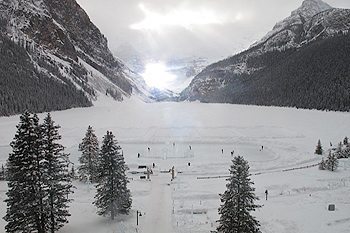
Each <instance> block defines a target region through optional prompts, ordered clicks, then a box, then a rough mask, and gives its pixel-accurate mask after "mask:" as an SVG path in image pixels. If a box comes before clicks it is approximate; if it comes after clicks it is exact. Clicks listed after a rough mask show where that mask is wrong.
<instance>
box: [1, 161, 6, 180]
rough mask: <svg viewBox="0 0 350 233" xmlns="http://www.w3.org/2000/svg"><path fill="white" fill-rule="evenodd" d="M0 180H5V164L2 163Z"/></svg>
mask: <svg viewBox="0 0 350 233" xmlns="http://www.w3.org/2000/svg"><path fill="white" fill-rule="evenodd" d="M0 180H5V167H4V164H1V171H0Z"/></svg>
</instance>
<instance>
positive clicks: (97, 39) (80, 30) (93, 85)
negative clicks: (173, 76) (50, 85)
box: [0, 0, 150, 111]
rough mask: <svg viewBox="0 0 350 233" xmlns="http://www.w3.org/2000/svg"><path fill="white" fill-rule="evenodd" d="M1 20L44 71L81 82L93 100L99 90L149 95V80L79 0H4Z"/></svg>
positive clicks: (121, 94)
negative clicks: (123, 57) (119, 53)
mask: <svg viewBox="0 0 350 233" xmlns="http://www.w3.org/2000/svg"><path fill="white" fill-rule="evenodd" d="M0 20H1V25H2V30H1V33H2V36H3V37H5V38H8V39H9V40H10V41H12V42H13V43H14V44H15V45H16V46H19V47H22V48H23V49H24V50H25V51H26V53H27V54H28V55H29V57H30V60H31V64H32V65H33V67H34V68H35V71H36V72H38V73H40V75H44V76H46V77H47V78H50V79H53V80H55V81H56V82H58V83H61V84H63V85H64V84H66V85H73V86H75V88H76V90H81V91H83V93H84V95H85V96H86V98H87V99H89V100H94V99H96V98H97V97H98V96H99V95H110V96H112V97H114V98H115V99H117V100H122V99H123V98H125V97H129V96H131V95H137V96H139V97H140V98H142V99H145V100H147V99H149V97H150V94H149V89H148V87H147V86H146V84H145V82H144V80H143V79H142V78H141V77H140V76H139V75H137V74H136V73H134V72H133V71H131V70H130V69H128V68H127V67H126V66H125V65H124V64H123V63H122V62H121V61H120V60H118V59H117V58H115V57H114V56H113V55H112V53H111V52H110V50H109V48H108V45H107V39H106V38H105V37H104V36H103V35H102V34H101V32H100V31H99V29H98V28H97V27H96V26H95V25H94V24H93V23H92V22H91V21H90V19H89V17H88V15H87V14H86V13H85V12H84V10H83V9H82V8H81V7H80V6H79V5H78V4H77V2H76V1H75V0H3V1H2V2H1V3H0ZM5 59H6V58H5ZM18 66H19V67H20V66H21V64H18ZM33 77H34V76H32V77H28V78H29V79H30V78H33ZM29 79H28V80H29ZM78 105H79V104H78ZM67 107H72V106H67ZM48 109H50V108H49V107H48ZM52 109H55V108H54V107H53V108H52ZM33 110H34V111H35V108H33Z"/></svg>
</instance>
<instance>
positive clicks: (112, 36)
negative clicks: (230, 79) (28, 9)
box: [78, 0, 350, 60]
mask: <svg viewBox="0 0 350 233" xmlns="http://www.w3.org/2000/svg"><path fill="white" fill-rule="evenodd" d="M78 2H79V4H81V6H82V7H83V8H84V9H85V10H86V11H87V12H88V14H89V16H90V18H91V20H92V21H93V22H94V23H95V24H97V26H98V27H99V28H100V29H101V30H102V32H103V33H104V34H105V35H106V36H107V38H108V40H109V45H110V47H111V49H112V50H114V51H115V50H116V49H117V48H118V46H119V44H121V43H125V42H129V43H131V44H132V45H133V46H134V47H135V48H136V49H137V50H139V51H141V52H142V53H147V54H148V55H150V56H151V57H154V58H158V59H163V58H167V57H170V56H193V55H195V56H205V57H209V58H211V59H213V60H215V59H219V58H224V57H227V56H229V55H231V54H234V53H236V52H238V51H241V50H242V49H245V48H247V47H248V46H249V45H250V44H252V43H253V42H254V41H256V40H258V39H259V38H261V37H262V36H263V35H264V34H265V33H266V31H269V30H270V29H271V28H272V27H273V26H274V24H275V23H276V22H278V21H280V20H281V19H283V18H285V17H286V16H288V15H289V14H290V12H291V9H296V8H297V7H298V6H300V5H301V3H302V0H264V1H262V0H215V1H214V0H152V1H141V0H128V1H125V0H99V1H97V0H94V1H91V0H78ZM327 3H329V4H330V5H331V6H333V7H344V8H350V1H349V0H328V1H327ZM145 19H146V26H147V25H148V28H140V27H138V26H140V24H138V23H140V22H141V27H142V21H143V20H145ZM174 21H175V22H174ZM198 21H200V22H198ZM143 23H145V22H143ZM147 23H148V24H147ZM150 24H151V26H149V25H150ZM143 26H145V24H144V25H143ZM133 28H134V29H133ZM135 28H136V29H135Z"/></svg>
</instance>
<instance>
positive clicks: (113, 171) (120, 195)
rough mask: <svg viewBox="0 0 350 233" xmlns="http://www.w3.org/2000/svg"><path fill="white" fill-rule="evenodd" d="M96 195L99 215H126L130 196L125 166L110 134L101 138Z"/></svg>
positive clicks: (115, 142)
mask: <svg viewBox="0 0 350 233" xmlns="http://www.w3.org/2000/svg"><path fill="white" fill-rule="evenodd" d="M98 164H99V167H98V173H97V174H98V183H97V185H96V188H97V194H96V196H95V201H94V204H95V205H96V207H97V208H98V212H97V213H98V214H99V215H103V216H106V215H110V217H111V219H112V220H113V219H114V217H115V216H116V215H117V214H128V213H129V210H130V207H131V194H130V190H129V189H128V188H127V183H128V180H127V177H126V174H125V172H126V170H127V166H126V165H125V162H124V157H123V155H122V154H121V147H120V146H119V145H118V143H117V141H116V140H114V136H113V134H112V132H108V131H107V134H106V135H105V136H104V138H103V142H102V148H101V151H100V155H99V163H98Z"/></svg>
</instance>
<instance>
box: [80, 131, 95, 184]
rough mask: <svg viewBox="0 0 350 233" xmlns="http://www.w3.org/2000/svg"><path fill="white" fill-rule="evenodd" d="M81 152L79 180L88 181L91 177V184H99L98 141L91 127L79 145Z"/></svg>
mask: <svg viewBox="0 0 350 233" xmlns="http://www.w3.org/2000/svg"><path fill="white" fill-rule="evenodd" d="M79 150H80V151H81V152H82V155H81V157H80V158H79V162H80V166H79V167H78V174H79V179H80V180H81V181H86V180H87V178H88V177H89V179H90V182H91V183H95V182H97V178H96V174H97V161H98V151H99V148H98V139H97V137H96V135H95V132H94V130H93V129H92V127H91V126H90V125H89V127H88V129H87V131H86V134H85V137H84V138H83V140H82V142H81V143H80V144H79Z"/></svg>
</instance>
